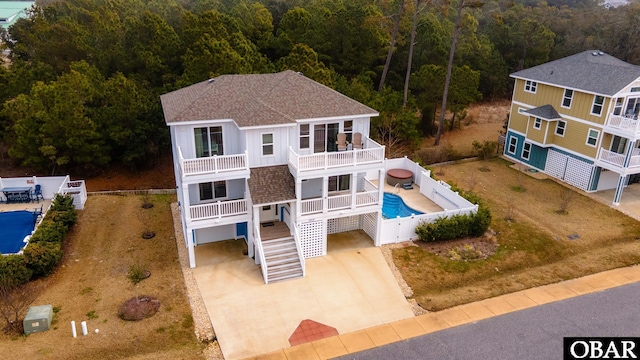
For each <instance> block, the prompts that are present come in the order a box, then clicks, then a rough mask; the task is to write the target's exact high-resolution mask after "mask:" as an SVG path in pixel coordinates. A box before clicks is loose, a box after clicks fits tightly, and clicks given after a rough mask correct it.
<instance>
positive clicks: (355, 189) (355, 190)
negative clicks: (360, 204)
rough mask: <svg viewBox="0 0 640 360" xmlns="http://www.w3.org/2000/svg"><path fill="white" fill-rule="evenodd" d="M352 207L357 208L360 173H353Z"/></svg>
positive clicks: (351, 185)
mask: <svg viewBox="0 0 640 360" xmlns="http://www.w3.org/2000/svg"><path fill="white" fill-rule="evenodd" d="M350 187H351V208H352V209H355V208H356V198H357V196H358V173H351V184H350Z"/></svg>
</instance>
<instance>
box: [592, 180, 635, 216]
mask: <svg viewBox="0 0 640 360" xmlns="http://www.w3.org/2000/svg"><path fill="white" fill-rule="evenodd" d="M615 192H616V190H615V189H612V190H604V191H598V192H595V193H590V194H587V196H589V197H591V198H593V199H595V200H597V201H600V202H601V203H603V204H606V205H609V206H611V207H612V208H614V209H616V210H618V211H620V212H621V213H623V214H625V215H628V216H630V217H632V218H634V219H636V220H638V221H640V184H632V185H629V186H627V187H625V188H624V190H623V191H622V198H621V199H620V205H617V206H613V205H611V204H612V203H613V197H614V195H615Z"/></svg>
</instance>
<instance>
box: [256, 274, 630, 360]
mask: <svg viewBox="0 0 640 360" xmlns="http://www.w3.org/2000/svg"><path fill="white" fill-rule="evenodd" d="M639 281H640V266H631V267H626V268H621V269H615V270H609V271H605V272H602V273H598V274H594V275H589V276H585V277H582V278H578V279H573V280H567V281H563V282H560V283H556V284H551V285H546V286H541V287H537V288H532V289H527V290H523V291H519V292H516V293H512V294H506V295H502V296H497V297H494V298H491V299H486V300H482V301H479V302H475V303H470V304H465V305H460V306H456V307H453V308H450V309H447V310H443V311H438V312H433V313H429V314H426V315H421V316H417V317H412V318H408V319H404V320H400V321H394V322H389V323H386V324H383V325H378V326H374V327H371V328H368V329H363V330H359V331H354V332H350V333H341V334H340V335H338V336H333V337H329V338H325V339H322V340H317V341H313V342H310V343H306V344H302V345H298V346H294V347H290V348H285V349H282V350H278V351H275V352H271V353H268V354H264V355H261V356H257V357H254V358H253V359H329V358H333V357H337V356H343V355H347V354H350V353H355V352H359V351H362V350H366V349H371V348H374V347H377V346H382V345H387V344H390V343H392V342H396V341H400V340H404V339H409V338H413V337H416V336H420V335H425V334H429V333H432V332H435V331H439V330H443V329H447V328H451V327H454V326H459V325H463V324H468V323H472V322H475V321H478V320H482V319H485V318H488V317H492V316H498V315H502V314H506V313H510V312H514V311H518V310H522V309H526V308H530V307H533V306H538V305H542V304H547V303H550V302H554V301H559V300H563V299H567V298H570V297H574V296H579V295H584V294H587V293H592V292H597V291H602V290H605V289H610V288H613V287H617V286H621V285H625V284H630V283H633V282H639Z"/></svg>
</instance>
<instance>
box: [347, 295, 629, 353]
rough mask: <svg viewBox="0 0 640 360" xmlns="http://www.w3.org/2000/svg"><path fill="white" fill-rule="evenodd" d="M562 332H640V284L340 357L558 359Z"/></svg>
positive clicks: (583, 334) (580, 334) (572, 335)
mask: <svg viewBox="0 0 640 360" xmlns="http://www.w3.org/2000/svg"><path fill="white" fill-rule="evenodd" d="M565 336H571V337H578V336H585V337H586V336H598V337H600V336H607V337H617V336H625V337H638V336H640V283H634V284H629V285H625V286H620V287H617V288H612V289H609V290H605V291H600V292H596V293H592V294H587V295H583V296H579V297H575V298H570V299H566V300H562V301H558V302H554V303H550V304H546V305H542V306H537V307H533V308H529V309H526V310H521V311H517V312H513V313H509V314H506V315H502V316H498V317H494V318H489V319H485V320H481V321H478V322H476V323H472V324H467V325H462V326H458V327H454V328H451V329H446V330H441V331H438V332H435V333H432V334H428V335H423V336H420V337H416V338H412V339H409V340H404V341H401V342H397V343H393V344H389V345H386V346H383V347H379V348H374V349H371V350H366V351H362V352H359V353H355V354H349V355H346V356H343V357H340V358H339V359H420V360H424V359H478V360H485V359H514V360H515V359H518V360H520V359H562V356H563V347H562V344H563V337H565Z"/></svg>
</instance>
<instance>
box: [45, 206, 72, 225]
mask: <svg viewBox="0 0 640 360" xmlns="http://www.w3.org/2000/svg"><path fill="white" fill-rule="evenodd" d="M47 218H49V219H51V220H52V221H53V222H55V223H60V224H62V225H64V226H65V227H66V228H67V229H68V228H70V227H72V226H73V225H74V224H75V223H76V221H78V212H77V211H76V210H75V209H71V210H64V211H63V210H49V212H47Z"/></svg>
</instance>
